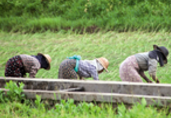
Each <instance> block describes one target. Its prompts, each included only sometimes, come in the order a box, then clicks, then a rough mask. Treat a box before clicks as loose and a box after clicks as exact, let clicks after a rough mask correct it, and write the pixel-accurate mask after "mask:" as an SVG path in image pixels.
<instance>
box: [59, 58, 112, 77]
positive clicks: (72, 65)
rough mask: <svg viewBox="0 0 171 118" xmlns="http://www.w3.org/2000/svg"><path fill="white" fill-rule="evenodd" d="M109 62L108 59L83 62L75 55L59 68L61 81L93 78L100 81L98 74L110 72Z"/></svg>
mask: <svg viewBox="0 0 171 118" xmlns="http://www.w3.org/2000/svg"><path fill="white" fill-rule="evenodd" d="M108 65H109V62H108V60H107V59H106V58H104V57H101V58H97V59H94V60H81V57H80V56H77V55H74V56H73V57H70V58H69V59H65V60H64V61H63V62H62V63H61V64H60V67H59V73H58V78H59V79H77V78H78V77H79V79H83V77H85V78H89V77H92V78H93V79H94V80H99V78H98V74H100V73H102V72H103V71H104V70H105V71H107V72H108V70H107V68H108Z"/></svg>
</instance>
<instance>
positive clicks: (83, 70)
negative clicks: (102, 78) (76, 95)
mask: <svg viewBox="0 0 171 118" xmlns="http://www.w3.org/2000/svg"><path fill="white" fill-rule="evenodd" d="M77 73H78V75H79V76H80V77H87V78H88V77H93V79H94V80H99V78H98V73H97V69H96V67H95V66H93V65H92V64H90V63H89V62H88V61H86V60H80V62H79V68H78V72H77Z"/></svg>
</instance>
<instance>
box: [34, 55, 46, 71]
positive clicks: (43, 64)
mask: <svg viewBox="0 0 171 118" xmlns="http://www.w3.org/2000/svg"><path fill="white" fill-rule="evenodd" d="M32 56H33V57H35V58H36V59H37V60H38V61H39V63H40V65H41V68H44V69H46V70H49V63H48V61H47V59H46V58H45V57H44V56H43V55H41V54H38V55H36V56H35V55H32Z"/></svg>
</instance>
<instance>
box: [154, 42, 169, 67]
mask: <svg viewBox="0 0 171 118" xmlns="http://www.w3.org/2000/svg"><path fill="white" fill-rule="evenodd" d="M153 48H154V50H158V51H160V52H161V53H162V54H163V56H164V57H165V61H166V62H165V64H167V56H168V55H169V51H168V50H167V48H166V47H164V46H160V47H158V46H157V45H153Z"/></svg>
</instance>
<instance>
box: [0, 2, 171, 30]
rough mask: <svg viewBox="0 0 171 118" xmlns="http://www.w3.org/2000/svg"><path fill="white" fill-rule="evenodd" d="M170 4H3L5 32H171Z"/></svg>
mask: <svg viewBox="0 0 171 118" xmlns="http://www.w3.org/2000/svg"><path fill="white" fill-rule="evenodd" d="M170 7H171V2H170V0H79V1H78V0H65V1H64V0H24V1H23V0H1V1H0V11H1V12H0V17H1V19H0V29H1V30H3V31H15V32H16V31H24V32H36V31H40V32H42V31H47V30H51V31H59V30H61V29H63V30H65V31H66V30H69V29H72V30H74V31H78V32H79V33H80V32H81V33H82V32H83V30H85V31H87V32H90V33H91V32H96V31H98V30H102V29H103V30H107V31H109V30H115V31H136V30H145V31H159V30H165V31H170V30H171V28H170V26H171V17H170V16H171V14H170V13H171V9H170Z"/></svg>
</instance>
